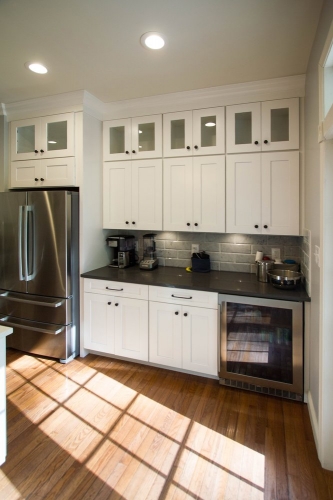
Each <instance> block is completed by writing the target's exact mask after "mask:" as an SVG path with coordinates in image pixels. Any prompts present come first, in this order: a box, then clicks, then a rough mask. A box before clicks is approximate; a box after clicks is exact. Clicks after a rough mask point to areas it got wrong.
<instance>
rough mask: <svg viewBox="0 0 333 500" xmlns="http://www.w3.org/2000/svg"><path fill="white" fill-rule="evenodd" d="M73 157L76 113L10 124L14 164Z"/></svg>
mask: <svg viewBox="0 0 333 500" xmlns="http://www.w3.org/2000/svg"><path fill="white" fill-rule="evenodd" d="M65 156H74V113H62V114H59V115H52V116H44V117H41V118H32V119H26V120H18V121H13V122H11V161H12V162H13V161H17V160H35V159H39V158H60V157H65Z"/></svg>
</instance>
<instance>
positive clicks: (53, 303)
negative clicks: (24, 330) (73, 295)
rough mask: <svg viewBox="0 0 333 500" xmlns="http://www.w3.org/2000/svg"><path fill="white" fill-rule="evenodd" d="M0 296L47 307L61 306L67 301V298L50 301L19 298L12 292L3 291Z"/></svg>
mask: <svg viewBox="0 0 333 500" xmlns="http://www.w3.org/2000/svg"><path fill="white" fill-rule="evenodd" d="M0 297H5V298H6V299H8V300H12V301H13V302H22V303H23V304H33V305H35V306H45V307H60V306H62V304H63V303H64V302H65V299H56V300H53V301H50V302H42V301H37V300H29V299H21V298H20V299H18V298H17V297H12V296H11V294H10V292H7V291H6V292H1V293H0Z"/></svg>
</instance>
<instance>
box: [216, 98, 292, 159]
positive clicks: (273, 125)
mask: <svg viewBox="0 0 333 500" xmlns="http://www.w3.org/2000/svg"><path fill="white" fill-rule="evenodd" d="M226 132H227V134H226V136H227V153H251V152H260V151H262V152H265V151H282V150H289V149H298V148H299V99H298V98H292V99H279V100H276V101H265V102H261V103H260V102H255V103H249V104H237V105H234V106H227V119H226Z"/></svg>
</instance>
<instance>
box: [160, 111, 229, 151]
mask: <svg viewBox="0 0 333 500" xmlns="http://www.w3.org/2000/svg"><path fill="white" fill-rule="evenodd" d="M224 149H225V148H224V108H223V107H220V108H208V109H197V110H194V111H181V112H177V113H167V114H165V115H164V116H163V154H164V156H167V157H174V156H196V155H201V156H202V155H208V154H223V153H224V152H225V150H224Z"/></svg>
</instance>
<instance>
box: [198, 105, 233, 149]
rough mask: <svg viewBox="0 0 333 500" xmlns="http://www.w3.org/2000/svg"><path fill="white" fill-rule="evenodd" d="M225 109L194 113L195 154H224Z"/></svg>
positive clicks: (201, 110)
mask: <svg viewBox="0 0 333 500" xmlns="http://www.w3.org/2000/svg"><path fill="white" fill-rule="evenodd" d="M224 151H225V148H224V108H222V107H221V108H208V109H196V110H195V111H193V154H194V155H209V154H223V153H224Z"/></svg>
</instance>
